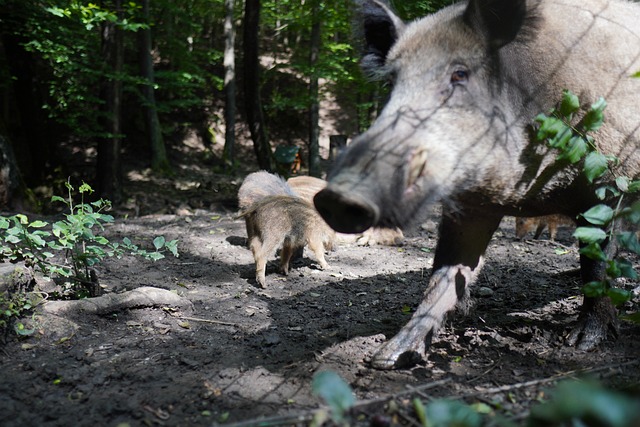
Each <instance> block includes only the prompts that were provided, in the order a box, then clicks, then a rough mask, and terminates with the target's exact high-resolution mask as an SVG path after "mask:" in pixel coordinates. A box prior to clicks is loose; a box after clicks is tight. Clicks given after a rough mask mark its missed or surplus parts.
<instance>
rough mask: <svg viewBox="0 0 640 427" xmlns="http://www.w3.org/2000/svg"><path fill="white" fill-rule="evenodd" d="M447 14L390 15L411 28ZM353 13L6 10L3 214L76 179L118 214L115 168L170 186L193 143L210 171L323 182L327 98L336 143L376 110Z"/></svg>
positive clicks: (143, 4) (231, 4) (277, 4)
mask: <svg viewBox="0 0 640 427" xmlns="http://www.w3.org/2000/svg"><path fill="white" fill-rule="evenodd" d="M448 3H451V2H450V1H443V0H438V1H426V0H425V1H415V2H397V4H393V5H392V6H393V7H394V8H395V9H396V10H397V11H398V13H399V14H400V16H402V17H403V18H405V19H410V18H412V17H415V16H420V15H423V14H425V13H428V12H431V11H434V10H436V9H437V8H439V7H441V6H443V5H445V4H448ZM353 6H354V5H353V3H351V2H344V1H340V0H330V1H319V0H293V1H290V0H246V1H245V2H241V1H237V0H236V1H234V0H186V1H179V2H173V1H169V0H138V1H123V0H112V1H97V2H90V1H86V0H43V1H38V0H28V1H25V0H0V100H1V102H0V113H1V114H0V151H1V154H2V159H1V166H2V174H1V176H0V205H1V206H2V207H3V209H5V210H6V209H27V210H41V209H42V208H43V206H42V200H46V199H47V197H44V196H50V194H51V193H53V194H55V193H56V192H59V191H61V189H63V188H64V186H63V184H64V182H66V181H67V180H68V179H69V177H71V178H72V179H73V180H74V181H76V182H78V181H80V180H83V181H86V182H87V183H89V184H90V185H91V186H92V187H93V188H94V189H96V190H97V192H98V195H99V196H101V197H104V198H108V199H110V200H112V201H113V202H114V203H116V204H117V203H120V202H122V201H123V200H124V198H125V197H126V196H125V195H123V191H126V187H127V178H126V174H125V173H124V171H123V168H124V165H127V164H131V163H133V164H134V165H135V167H138V168H141V169H145V170H148V171H149V173H150V174H153V175H155V176H163V177H167V178H171V176H173V174H175V173H176V170H175V167H174V165H173V162H172V159H173V156H174V153H176V152H179V151H180V149H181V146H182V145H183V143H184V140H185V137H186V136H187V135H191V137H192V138H196V139H197V140H198V141H199V143H200V144H201V145H202V146H203V147H204V149H203V150H202V151H201V155H200V156H199V158H197V159H196V161H197V162H199V163H200V164H201V165H203V166H205V167H207V168H211V169H212V170H215V171H216V172H218V173H223V174H228V175H233V174H236V175H239V174H242V171H243V170H245V171H246V170H247V169H252V168H253V169H255V168H258V167H259V168H262V169H267V170H271V171H279V172H281V173H285V174H286V173H287V172H288V169H284V170H283V169H278V164H279V163H282V162H284V163H285V165H287V162H289V161H290V159H291V156H293V155H295V153H296V152H297V153H298V156H299V159H301V162H302V165H303V169H304V173H309V174H311V175H315V176H320V174H321V173H322V165H321V161H322V158H323V156H324V157H326V152H323V155H321V153H320V151H321V150H320V149H319V146H320V142H319V139H320V138H321V137H320V135H321V132H320V131H321V129H320V126H321V124H320V119H319V117H320V115H321V114H323V111H322V108H323V107H322V104H321V102H322V101H323V100H324V101H326V100H328V99H330V100H331V101H332V104H331V105H332V106H333V110H332V114H333V115H334V121H335V122H336V123H337V124H336V126H335V131H336V132H337V133H339V134H341V135H342V136H341V138H342V140H344V139H345V138H346V137H347V136H348V137H351V136H353V135H355V134H357V133H358V132H361V131H362V130H364V129H366V127H367V126H368V124H369V123H370V122H371V120H372V119H373V118H374V117H375V114H376V112H377V111H378V110H379V108H380V106H381V103H382V102H383V101H384V92H385V85H384V83H376V84H374V83H371V82H368V81H367V79H366V78H364V77H363V76H362V74H361V72H360V70H359V68H358V58H359V53H360V52H359V50H358V43H357V37H355V36H354V34H355V33H357V31H354V29H353V25H352V21H353ZM324 113H325V114H326V112H324ZM323 138H324V137H323ZM325 139H327V138H325ZM243 144H244V146H250V147H253V150H244V151H239V148H238V147H239V146H243ZM322 144H323V145H327V141H323V142H322ZM214 147H217V148H218V150H213V148H214ZM248 165H251V166H248ZM287 167H288V165H287Z"/></svg>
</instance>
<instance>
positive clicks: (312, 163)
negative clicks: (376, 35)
mask: <svg viewBox="0 0 640 427" xmlns="http://www.w3.org/2000/svg"><path fill="white" fill-rule="evenodd" d="M321 23H322V20H321V17H320V0H312V3H311V37H310V41H309V70H310V75H309V175H311V176H315V177H320V172H321V171H320V141H319V138H320V127H319V122H320V100H319V91H318V72H317V70H316V66H317V64H318V55H319V53H320V45H321V43H322V38H321Z"/></svg>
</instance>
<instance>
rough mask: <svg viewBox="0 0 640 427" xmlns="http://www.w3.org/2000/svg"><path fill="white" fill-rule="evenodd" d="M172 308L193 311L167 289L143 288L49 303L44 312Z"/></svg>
mask: <svg viewBox="0 0 640 427" xmlns="http://www.w3.org/2000/svg"><path fill="white" fill-rule="evenodd" d="M159 306H171V307H179V308H180V309H181V310H186V311H191V310H193V304H192V303H191V302H190V301H189V300H188V299H186V298H183V297H181V296H179V295H178V294H176V293H174V292H171V291H168V290H166V289H160V288H154V287H150V286H143V287H141V288H137V289H134V290H132V291H127V292H123V293H121V294H107V295H102V296H100V297H96V298H86V299H81V300H74V301H48V302H47V303H46V304H44V305H43V306H42V311H44V312H45V313H49V314H55V315H58V316H60V315H65V314H79V313H82V314H96V315H103V314H109V313H114V312H117V311H122V310H126V309H131V308H140V307H159Z"/></svg>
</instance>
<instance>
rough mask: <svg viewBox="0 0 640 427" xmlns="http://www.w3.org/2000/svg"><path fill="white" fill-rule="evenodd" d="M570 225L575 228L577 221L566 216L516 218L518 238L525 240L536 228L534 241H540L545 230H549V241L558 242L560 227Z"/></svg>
mask: <svg viewBox="0 0 640 427" xmlns="http://www.w3.org/2000/svg"><path fill="white" fill-rule="evenodd" d="M560 225H568V226H572V227H573V226H575V221H573V220H572V219H571V218H569V217H567V216H564V215H558V214H555V215H544V216H531V217H522V216H521V217H517V218H516V237H517V238H518V239H523V238H524V237H525V236H526V235H527V233H529V232H530V231H531V230H533V228H534V227H535V229H536V231H535V232H534V233H533V238H534V239H539V238H540V236H542V232H543V231H544V229H545V228H549V240H552V241H553V240H556V236H557V235H558V226H560Z"/></svg>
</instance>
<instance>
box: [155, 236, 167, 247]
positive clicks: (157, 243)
mask: <svg viewBox="0 0 640 427" xmlns="http://www.w3.org/2000/svg"><path fill="white" fill-rule="evenodd" d="M164 242H165V239H164V236H158V237H156V238H155V239H153V246H154V247H155V248H156V250H159V249H161V248H162V247H163V246H164Z"/></svg>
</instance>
